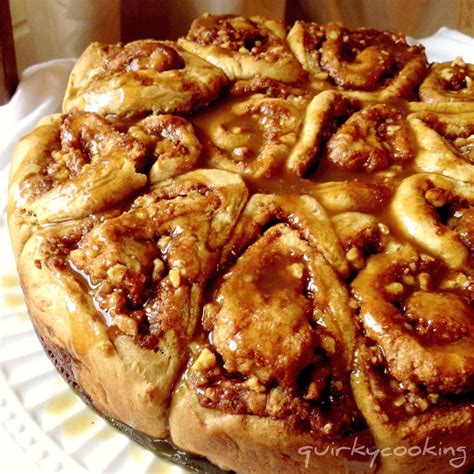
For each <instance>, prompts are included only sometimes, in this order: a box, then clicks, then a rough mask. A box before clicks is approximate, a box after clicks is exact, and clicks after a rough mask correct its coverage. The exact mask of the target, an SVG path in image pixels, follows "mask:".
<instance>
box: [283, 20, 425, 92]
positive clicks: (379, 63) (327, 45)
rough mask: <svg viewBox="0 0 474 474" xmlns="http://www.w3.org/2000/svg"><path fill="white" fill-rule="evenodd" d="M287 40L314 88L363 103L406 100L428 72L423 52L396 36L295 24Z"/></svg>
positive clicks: (421, 49)
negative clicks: (331, 90) (337, 92)
mask: <svg viewBox="0 0 474 474" xmlns="http://www.w3.org/2000/svg"><path fill="white" fill-rule="evenodd" d="M288 42H289V44H290V47H291V49H292V51H293V53H294V54H295V56H296V57H297V58H298V60H299V61H300V63H301V64H302V66H303V67H304V69H305V70H307V71H308V72H309V73H310V76H311V79H312V80H313V87H315V89H316V90H324V89H329V88H339V89H342V90H348V91H354V92H351V93H350V95H351V96H355V97H360V98H367V99H370V98H377V99H379V100H387V99H390V98H393V97H403V98H409V97H410V96H412V95H413V93H414V90H415V88H416V87H417V86H418V85H419V84H420V83H421V81H422V80H423V78H424V75H425V72H426V68H427V60H426V56H425V53H424V48H423V47H421V46H409V45H408V44H407V43H406V39H405V37H404V36H403V35H401V34H395V33H389V32H380V31H376V30H372V29H368V28H359V29H357V30H349V29H347V28H344V27H343V26H342V25H341V24H339V23H329V24H328V25H325V26H322V25H318V24H316V23H307V22H303V21H297V22H296V23H295V24H294V25H293V28H292V29H291V31H290V32H289V34H288ZM355 91H357V92H355Z"/></svg>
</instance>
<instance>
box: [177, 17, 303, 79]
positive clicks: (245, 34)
mask: <svg viewBox="0 0 474 474" xmlns="http://www.w3.org/2000/svg"><path fill="white" fill-rule="evenodd" d="M285 37H286V31H285V26H284V25H283V24H282V23H281V22H278V21H275V20H270V19H268V18H264V17H260V16H253V17H250V18H244V17H241V16H235V15H220V16H219V15H209V14H207V13H206V14H204V15H203V16H201V17H200V18H197V19H196V20H194V22H193V24H192V25H191V28H190V30H189V32H188V35H187V36H186V38H181V39H180V40H179V44H180V45H181V46H182V47H183V48H184V49H186V50H187V51H190V52H191V53H193V54H197V55H198V56H201V57H202V58H204V59H206V61H209V62H210V63H212V64H214V65H215V66H217V67H219V68H221V69H222V70H223V71H224V72H225V73H226V75H227V76H228V77H229V79H231V80H234V79H250V78H252V77H254V76H263V77H268V78H271V79H276V80H278V81H281V82H297V81H299V80H302V79H304V71H303V70H302V69H301V66H300V65H299V64H298V61H296V59H295V57H294V56H293V55H292V54H291V52H290V50H289V48H288V46H287V44H286V39H285Z"/></svg>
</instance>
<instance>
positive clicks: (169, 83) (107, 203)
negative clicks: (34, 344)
mask: <svg viewBox="0 0 474 474" xmlns="http://www.w3.org/2000/svg"><path fill="white" fill-rule="evenodd" d="M286 33H287V30H286V28H285V25H284V24H283V23H281V22H275V21H273V20H268V19H265V18H262V17H252V18H248V19H246V18H243V17H238V16H233V15H224V16H212V15H204V16H203V17H201V18H199V19H197V20H196V21H195V22H194V23H193V25H192V27H191V29H190V31H189V33H188V36H187V38H183V39H181V40H180V43H181V45H182V46H179V45H178V43H174V42H167V41H155V40H140V41H137V42H133V43H130V44H128V45H123V44H118V45H99V44H97V43H95V44H93V45H91V46H90V47H89V48H88V49H87V50H86V52H85V53H84V55H83V56H82V57H81V59H80V60H79V61H78V63H77V65H76V67H75V68H74V71H73V73H72V75H71V78H70V81H69V85H68V91H67V94H66V98H65V102H64V107H65V110H68V112H67V113H65V114H62V115H59V114H58V115H54V116H51V117H47V118H45V119H44V120H42V121H41V122H40V124H39V125H38V127H37V128H36V129H35V130H34V131H33V132H32V133H31V134H29V135H28V136H27V137H25V138H24V139H23V140H22V141H21V142H20V143H19V144H18V147H17V149H16V151H15V156H14V160H13V163H12V167H11V180H10V189H9V203H8V214H9V215H8V219H9V229H10V234H11V237H12V241H13V244H14V250H15V255H16V257H17V262H18V269H19V272H20V277H21V282H22V285H23V289H24V291H25V296H26V301H27V304H28V307H29V310H30V313H31V317H32V321H33V324H34V326H35V329H36V331H37V333H38V335H39V336H40V338H41V339H42V341H43V344H44V346H45V348H46V350H47V351H48V352H50V353H51V354H52V358H53V360H54V363H55V365H56V366H57V367H58V369H59V370H60V371H62V372H64V373H65V375H66V378H67V379H68V381H69V383H70V384H71V385H72V386H73V387H74V388H75V389H77V390H78V391H79V392H81V394H82V395H83V396H84V397H85V398H86V399H88V400H89V401H90V402H91V403H92V404H93V405H94V406H95V407H96V408H97V409H98V410H99V412H101V413H103V414H104V415H105V416H106V417H107V418H112V419H116V420H118V423H124V424H125V425H128V426H130V427H132V429H133V430H134V431H136V432H137V433H141V435H140V436H145V437H149V438H150V439H152V438H153V439H156V438H165V437H169V439H170V441H172V442H174V443H175V445H176V446H178V447H179V448H180V449H184V450H186V451H189V452H193V453H197V454H199V455H202V456H205V457H207V458H208V459H209V460H210V461H211V462H214V463H215V464H217V465H218V466H220V467H222V468H225V469H231V470H234V471H237V472H262V471H276V472H302V473H303V472H307V471H308V470H309V471H310V472H328V473H329V472H330V473H332V472H373V471H374V470H377V471H378V472H382V473H384V472H395V471H396V472H399V470H400V467H402V469H405V470H406V471H407V472H413V473H421V472H425V471H427V470H430V471H433V472H446V473H447V472H451V471H453V470H454V468H455V467H456V466H455V464H453V462H454V463H455V462H456V461H457V462H458V466H459V467H461V468H462V470H463V471H464V470H469V469H470V468H471V467H474V446H473V445H472V441H471V438H472V437H470V433H471V431H472V429H473V418H474V405H473V399H472V396H473V393H474V392H473V389H474V359H473V356H472V354H473V349H474V345H473V339H472V337H473V336H472V334H473V329H474V327H473V322H472V321H473V314H472V301H473V296H474V291H473V289H474V274H473V270H472V263H473V252H474V188H473V185H474V184H473V183H474V179H473V178H472V176H471V175H472V167H473V156H472V152H473V142H472V137H473V132H474V129H473V126H472V122H473V120H472V119H473V113H474V102H473V101H472V100H471V99H472V98H471V96H470V95H469V94H470V92H469V91H471V89H472V87H471V86H472V84H471V82H472V81H471V79H470V78H469V74H470V73H469V71H470V67H471V66H469V65H465V64H464V63H462V61H461V60H456V61H455V62H454V63H452V64H449V65H434V66H433V67H432V68H431V71H430V73H429V76H428V77H427V79H426V80H425V82H424V83H423V86H422V87H421V88H420V97H421V98H422V100H423V101H424V102H407V101H406V100H405V99H407V98H408V99H410V100H413V101H414V100H416V99H417V98H418V97H417V88H418V86H419V85H420V83H421V82H422V81H423V78H424V77H425V75H426V73H427V64H426V58H425V55H424V51H423V48H422V47H420V46H409V45H408V44H407V43H406V41H405V38H404V37H403V36H402V35H398V34H393V33H388V32H380V31H375V30H369V29H358V30H352V31H351V30H348V29H346V28H344V27H343V26H341V25H339V24H329V25H318V24H314V23H313V24H308V23H304V22H296V24H295V25H294V26H293V28H292V29H291V31H290V33H289V35H288V36H286ZM287 42H288V43H287ZM290 47H291V50H290ZM188 51H189V52H188ZM195 54H196V55H195ZM198 56H201V57H198ZM213 64H214V65H213ZM300 65H301V66H300ZM216 66H217V67H216ZM227 86H228V87H227ZM221 94H222V95H226V97H222V99H221V100H220V101H218V102H217V99H218V98H219V96H220V95H221ZM211 102H215V103H212V105H211V106H210V107H209V108H208V109H206V110H200V109H201V108H203V107H205V106H207V105H210V104H211ZM90 110H93V111H94V112H90ZM88 111H89V112H88ZM95 112H97V113H95ZM172 114H179V115H172ZM420 172H422V174H417V173H420ZM125 386H126V390H125V389H124V387H125ZM433 447H434V449H435V451H436V454H435V455H433V452H432V449H433ZM423 449H428V452H423ZM180 456H181V454H180Z"/></svg>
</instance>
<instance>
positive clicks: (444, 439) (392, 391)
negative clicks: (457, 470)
mask: <svg viewBox="0 0 474 474" xmlns="http://www.w3.org/2000/svg"><path fill="white" fill-rule="evenodd" d="M352 288H353V291H354V295H355V297H356V298H357V300H358V301H359V305H360V315H359V318H360V321H361V324H362V326H363V332H364V334H365V338H361V340H360V341H359V345H358V349H357V352H356V362H355V371H354V372H353V389H354V395H355V397H356V400H357V401H358V404H359V406H360V407H361V410H362V412H363V413H364V415H365V417H366V419H367V422H368V424H369V426H370V427H371V429H372V431H373V433H374V437H375V439H376V442H377V445H378V446H379V449H381V450H383V449H385V450H386V451H387V452H389V453H390V455H387V456H386V457H384V458H383V459H382V464H381V468H382V470H383V472H395V471H396V470H399V469H400V467H402V466H403V467H404V468H405V469H409V470H412V471H418V470H420V469H422V466H423V469H434V470H438V469H442V472H452V468H453V467H455V466H456V464H455V463H456V462H457V461H459V460H460V458H459V455H461V456H462V457H463V459H464V461H463V465H464V464H465V462H466V459H470V457H471V456H472V446H470V444H469V443H467V444H466V438H465V437H466V436H469V435H468V433H470V432H472V429H473V426H474V407H473V405H472V401H470V400H472V391H473V389H474V356H473V351H472V349H473V347H474V340H473V329H474V326H473V316H474V314H473V309H472V297H473V291H472V290H473V288H474V280H473V277H472V275H471V274H470V272H469V271H468V269H467V268H464V269H463V270H461V271H459V270H451V269H449V267H447V266H446V264H445V263H444V262H442V261H440V260H438V259H435V258H433V257H431V256H429V255H426V254H422V253H419V252H417V251H416V250H415V249H413V248H412V247H410V246H407V245H405V246H399V247H398V249H397V250H396V251H393V252H391V253H388V254H381V255H377V256H373V257H371V258H370V259H369V261H368V264H367V266H366V268H364V269H363V270H362V271H361V272H360V273H359V275H358V276H357V278H356V279H355V280H354V282H353V284H352ZM426 444H429V445H430V446H431V450H433V447H435V448H439V447H440V446H442V447H446V448H447V449H444V450H441V451H439V452H438V454H437V456H438V457H439V459H436V458H434V457H433V456H430V455H427V456H423V457H422V456H421V455H420V456H412V455H410V453H414V452H419V451H420V450H421V449H422V446H424V445H425V446H426ZM409 448H411V451H410V450H409ZM396 449H398V452H399V453H401V454H397V452H396V451H395V450H396ZM402 451H403V452H402ZM420 458H421V459H420ZM456 460H457V461H456Z"/></svg>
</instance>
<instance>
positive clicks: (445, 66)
mask: <svg viewBox="0 0 474 474" xmlns="http://www.w3.org/2000/svg"><path fill="white" fill-rule="evenodd" d="M420 99H421V100H422V101H423V102H428V103H439V102H473V101H474V65H473V64H466V63H465V62H464V61H463V60H462V58H456V59H455V60H454V61H453V62H445V63H433V64H432V65H431V68H430V71H429V72H428V75H427V76H426V78H425V80H424V81H423V83H422V84H421V86H420Z"/></svg>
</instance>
